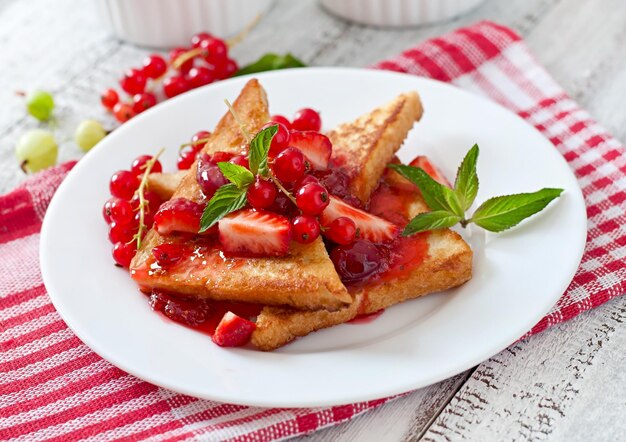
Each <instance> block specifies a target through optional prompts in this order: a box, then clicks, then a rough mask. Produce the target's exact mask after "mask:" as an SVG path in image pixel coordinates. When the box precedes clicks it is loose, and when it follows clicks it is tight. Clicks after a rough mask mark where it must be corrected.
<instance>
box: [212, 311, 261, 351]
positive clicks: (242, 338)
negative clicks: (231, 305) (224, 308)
mask: <svg viewBox="0 0 626 442" xmlns="http://www.w3.org/2000/svg"><path fill="white" fill-rule="evenodd" d="M255 329H256V324H255V323H254V322H251V321H248V320H247V319H243V318H242V317H239V316H237V315H236V314H234V313H233V312H226V314H225V315H224V317H223V318H222V320H221V321H220V323H219V324H218V325H217V328H216V329H215V333H214V334H213V342H215V343H216V344H217V345H219V346H220V347H240V346H242V345H246V344H247V343H248V341H249V340H250V336H251V335H252V332H253V331H254V330H255Z"/></svg>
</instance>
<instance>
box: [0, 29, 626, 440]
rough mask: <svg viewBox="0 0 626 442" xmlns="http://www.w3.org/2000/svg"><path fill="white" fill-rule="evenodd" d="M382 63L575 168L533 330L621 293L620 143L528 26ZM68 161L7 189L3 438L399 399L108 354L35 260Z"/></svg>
mask: <svg viewBox="0 0 626 442" xmlns="http://www.w3.org/2000/svg"><path fill="white" fill-rule="evenodd" d="M376 67H377V68H380V69H391V70H394V71H400V72H407V73H410V74H415V75H424V76H428V77H433V78H436V79H438V80H442V81H449V82H452V83H454V84H456V85H457V86H460V87H461V88H464V89H468V90H471V91H473V92H475V93H478V94H482V95H486V96H487V97H490V98H491V99H493V100H496V101H498V102H499V103H501V104H503V105H504V106H506V107H507V108H509V109H510V110H512V111H513V112H516V113H517V114H518V115H520V116H521V117H523V118H524V119H526V120H527V121H528V122H529V123H530V124H532V125H533V126H535V127H536V128H538V129H539V130H540V131H541V132H542V133H543V134H544V135H545V136H546V137H547V138H549V139H550V140H551V141H552V143H553V144H554V145H555V146H556V148H557V149H558V150H559V152H561V154H562V155H563V156H564V157H565V158H566V159H567V161H568V162H569V164H570V166H571V167H572V169H573V170H574V171H575V173H576V176H577V177H578V181H579V183H580V186H581V187H582V189H583V193H584V196H585V200H586V203H587V213H588V216H589V230H588V242H587V247H586V250H585V255H584V257H583V260H582V263H581V266H580V268H579V270H578V272H577V273H576V276H575V278H574V280H573V281H572V283H571V285H570V287H569V288H568V289H567V291H566V292H565V294H564V295H563V297H562V298H561V299H560V300H559V302H558V303H557V305H556V306H555V307H554V308H553V309H552V311H551V312H550V314H549V315H548V316H546V317H545V318H544V319H542V320H541V321H540V322H539V324H537V325H536V326H535V327H534V328H533V329H532V331H531V332H530V334H532V333H537V332H539V331H541V330H543V329H545V328H547V327H549V326H551V325H554V324H556V323H559V322H561V321H565V320H567V319H570V318H572V317H574V316H576V315H578V314H579V313H581V312H582V311H584V310H588V309H590V308H593V307H595V306H597V305H600V304H602V303H604V302H606V301H608V300H609V299H611V298H613V297H615V296H618V295H621V294H622V293H623V292H624V291H625V287H624V285H625V284H624V280H625V279H626V227H625V226H626V214H625V206H626V204H625V200H626V153H625V150H624V147H623V146H622V145H620V143H619V142H618V141H616V140H615V139H613V138H612V137H611V136H610V135H608V134H607V133H606V132H605V131H604V130H603V129H602V128H601V127H600V126H599V125H598V124H596V123H595V122H594V121H593V120H592V119H591V118H590V117H589V115H588V114H587V113H586V112H585V111H584V110H582V109H581V108H580V107H579V106H578V105H577V104H576V103H575V102H574V101H573V100H572V99H571V98H569V97H568V96H567V95H566V94H565V92H564V91H563V90H562V89H561V88H560V87H559V86H558V85H557V84H556V83H555V82H554V80H552V79H551V78H550V76H549V75H548V74H547V73H546V72H545V71H544V70H543V69H542V67H541V66H540V65H539V64H538V63H537V62H536V61H535V59H534V58H533V56H532V55H531V54H530V52H529V51H528V48H527V47H526V46H525V45H524V43H523V42H522V41H521V40H520V37H518V36H517V35H516V34H515V33H514V32H513V31H511V30H510V29H507V28H504V27H502V26H498V25H496V24H493V23H489V22H483V23H479V24H476V25H474V26H471V27H469V28H464V29H460V30H458V31H456V32H454V33H451V34H449V35H446V36H444V37H441V38H436V39H433V40H430V41H427V42H425V43H423V44H421V45H419V46H417V47H416V48H414V49H411V50H409V51H406V52H405V53H403V54H401V55H400V56H398V57H396V58H394V59H392V60H388V61H384V62H382V63H379V64H378V65H377V66H376ZM71 167H72V164H66V165H63V166H61V167H58V168H56V169H53V170H50V171H47V172H45V173H43V174H41V175H39V176H36V177H34V178H32V179H31V180H30V181H27V182H26V183H25V184H24V185H22V186H21V187H19V188H17V189H16V190H14V191H13V192H11V193H10V194H8V195H5V196H3V197H0V257H1V258H0V372H1V373H2V376H0V440H7V439H13V440H41V439H52V440H59V441H67V440H76V439H82V438H88V437H90V438H94V439H99V440H112V439H127V440H140V439H148V438H150V439H158V440H168V441H174V440H223V439H228V440H242V441H244V440H245V441H248V440H249V441H265V440H276V439H281V438H286V437H289V436H294V435H299V434H305V433H309V432H312V431H315V430H317V429H319V428H323V427H327V426H331V425H336V424H338V423H340V422H344V421H346V420H348V419H350V418H352V417H353V416H356V415H358V414H360V413H363V412H365V411H367V410H370V409H372V408H375V407H377V406H379V405H380V404H383V403H385V402H387V401H388V400H390V399H389V398H387V399H380V400H376V401H370V402H364V403H358V404H352V405H346V406H340V407H331V408H316V409H298V410H295V409H264V408H253V407H244V406H239V405H229V404H221V403H217V402H211V401H205V400H199V399H195V398H192V397H189V396H183V395H179V394H176V393H173V392H171V391H168V390H165V389H162V388H158V387H155V386H154V385H151V384H148V383H146V382H143V381H140V380H138V379H136V378H135V377H133V376H130V375H128V374H126V373H124V372H123V371H121V370H119V369H117V368H115V367H113V366H112V365H110V364H109V363H107V362H106V361H104V360H102V359H100V358H99V357H98V356H97V355H96V354H94V353H93V352H92V351H91V350H90V349H89V348H87V346H85V345H84V344H83V343H82V342H81V341H80V340H79V339H78V338H77V337H76V336H75V335H74V334H73V333H72V332H71V331H70V330H69V329H68V328H67V327H66V325H65V323H64V322H63V321H62V320H61V318H60V317H59V315H58V314H57V312H56V311H55V310H54V308H53V307H52V305H51V303H50V300H49V299H48V296H47V294H46V290H45V287H44V286H43V284H42V281H41V275H40V271H39V264H38V262H39V260H38V247H39V230H40V227H41V220H42V218H43V215H44V213H45V211H46V207H47V206H48V203H49V201H50V198H51V197H52V194H53V192H54V190H55V189H56V187H57V186H58V184H59V182H60V181H61V180H62V179H63V177H64V176H65V175H66V173H67V172H68V171H69V169H70V168H71Z"/></svg>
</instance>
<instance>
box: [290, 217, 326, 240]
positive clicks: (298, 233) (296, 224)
mask: <svg viewBox="0 0 626 442" xmlns="http://www.w3.org/2000/svg"><path fill="white" fill-rule="evenodd" d="M291 233H292V236H293V239H294V241H297V242H299V243H300V244H310V243H312V242H313V241H315V240H316V239H317V237H318V236H320V223H319V222H318V221H317V218H315V217H314V216H310V215H299V216H296V217H295V218H293V219H292V220H291Z"/></svg>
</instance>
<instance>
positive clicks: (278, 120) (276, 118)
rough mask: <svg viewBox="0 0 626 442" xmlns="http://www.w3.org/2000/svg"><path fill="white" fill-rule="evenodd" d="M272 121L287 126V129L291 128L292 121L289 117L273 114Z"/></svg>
mask: <svg viewBox="0 0 626 442" xmlns="http://www.w3.org/2000/svg"><path fill="white" fill-rule="evenodd" d="M270 121H272V122H273V123H280V124H282V125H283V126H285V127H286V128H287V130H291V121H289V120H288V119H287V117H285V116H283V115H272V116H271V117H270Z"/></svg>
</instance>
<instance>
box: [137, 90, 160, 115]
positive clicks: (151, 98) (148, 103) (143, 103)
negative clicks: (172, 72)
mask: <svg viewBox="0 0 626 442" xmlns="http://www.w3.org/2000/svg"><path fill="white" fill-rule="evenodd" d="M155 104H157V99H156V96H155V95H154V94H153V93H151V92H143V93H141V94H135V95H133V112H135V113H136V114H140V113H142V112H143V111H145V110H146V109H149V108H151V107H152V106H154V105H155Z"/></svg>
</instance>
